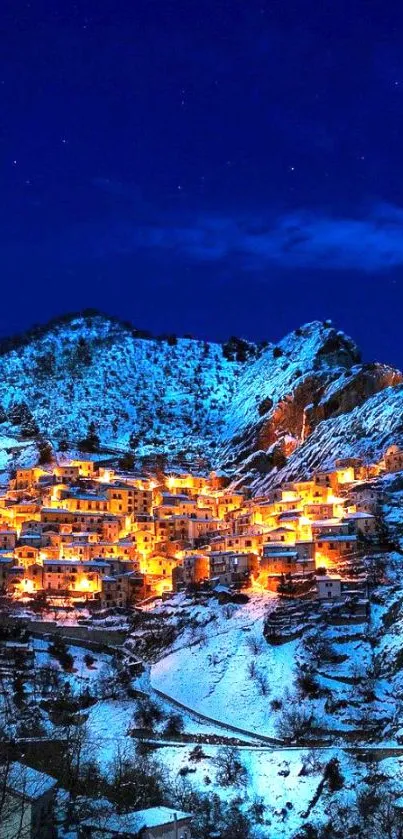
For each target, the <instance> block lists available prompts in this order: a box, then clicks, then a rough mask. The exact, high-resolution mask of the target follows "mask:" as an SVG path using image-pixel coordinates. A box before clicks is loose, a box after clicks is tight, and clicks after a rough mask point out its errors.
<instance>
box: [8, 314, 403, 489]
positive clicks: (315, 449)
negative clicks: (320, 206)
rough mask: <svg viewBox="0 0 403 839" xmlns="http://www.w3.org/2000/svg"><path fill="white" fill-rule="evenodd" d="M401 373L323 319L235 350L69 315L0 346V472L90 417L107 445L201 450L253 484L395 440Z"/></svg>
mask: <svg viewBox="0 0 403 839" xmlns="http://www.w3.org/2000/svg"><path fill="white" fill-rule="evenodd" d="M401 382H402V375H401V373H400V372H399V371H397V370H394V369H393V368H391V367H388V366H386V365H383V364H376V363H372V364H362V363H361V362H360V353H359V350H358V348H357V346H356V345H355V344H354V342H353V341H352V340H351V339H350V338H348V337H347V336H346V335H344V334H343V333H342V332H338V331H337V330H336V329H334V328H333V326H332V325H331V323H330V322H328V321H326V322H324V323H322V322H319V321H315V322H313V323H310V324H306V325H305V326H303V327H301V328H299V329H296V330H295V331H294V332H292V333H290V334H289V335H288V336H286V337H285V338H284V339H283V340H282V341H280V343H279V344H278V345H276V346H274V345H272V344H268V345H267V346H266V347H265V348H264V349H262V348H257V347H255V346H254V345H251V344H247V343H244V344H243V345H242V346H241V349H239V347H238V346H237V344H236V343H235V345H234V344H233V343H231V342H227V344H226V345H221V344H214V343H208V342H205V341H198V340H194V339H190V338H178V339H177V338H175V337H174V336H166V337H165V338H151V337H149V336H147V335H146V333H142V332H138V331H136V330H134V329H133V327H131V326H130V324H125V323H121V322H119V321H117V320H116V319H113V318H109V317H106V316H104V315H101V314H95V313H93V314H86V315H84V314H82V315H74V316H70V317H66V318H63V319H61V320H60V321H55V322H53V323H50V324H49V325H48V326H47V327H43V328H41V329H36V330H35V329H34V330H32V331H31V333H29V334H28V335H26V336H23V337H22V338H20V339H18V338H17V339H11V340H9V341H7V340H5V341H4V340H3V342H1V345H0V437H1V440H0V442H1V463H0V468H1V469H3V470H4V469H6V468H8V467H9V466H10V465H11V464H14V465H16V464H17V463H29V462H34V461H35V459H36V457H37V448H36V445H35V444H36V442H37V441H38V440H39V439H40V438H42V439H48V440H49V441H50V442H51V444H52V446H53V447H54V448H55V449H56V450H57V449H58V448H59V446H60V443H61V442H62V441H64V444H65V446H66V444H67V446H68V448H69V449H74V448H76V447H77V446H78V445H79V441H80V440H81V439H82V438H83V437H85V436H86V434H87V432H88V428H89V425H90V423H94V424H95V427H96V431H97V434H98V435H99V438H100V442H101V447H102V448H103V449H105V448H106V449H108V448H110V449H111V450H112V451H116V452H119V451H120V452H124V451H127V450H128V449H130V450H132V451H133V452H134V454H135V455H137V456H140V457H141V456H144V455H148V454H155V453H163V454H165V455H166V456H167V457H168V461H169V462H170V463H171V464H173V463H175V461H177V460H178V459H183V457H184V456H186V457H188V458H189V459H192V458H193V459H194V458H195V457H202V458H203V461H204V463H205V464H206V466H207V467H219V468H221V467H223V468H225V469H227V471H228V473H229V474H231V475H233V476H235V479H236V480H237V481H238V482H240V483H241V484H245V483H246V484H248V485H252V487H253V489H254V490H255V491H258V492H259V491H262V490H264V489H265V488H266V487H268V486H269V485H271V484H272V483H273V482H276V480H278V479H279V477H280V476H281V478H283V477H288V476H290V477H291V476H292V477H294V476H297V475H298V476H300V475H302V474H306V473H307V472H308V471H309V470H310V469H311V468H313V467H318V466H320V465H322V464H323V463H327V462H329V461H330V460H331V459H332V457H334V456H342V455H346V454H350V453H352V452H354V453H356V452H357V453H358V449H359V452H361V453H362V454H363V455H364V456H365V457H373V456H374V454H375V455H378V453H381V449H383V448H384V447H385V446H386V445H388V444H389V443H391V442H394V441H395V440H398V437H399V434H400V419H399V418H400V415H401V412H402V407H403V403H402V395H401V394H402V389H401V387H400V383H401ZM379 392H382V397H379V396H378V394H379ZM364 437H365V439H364Z"/></svg>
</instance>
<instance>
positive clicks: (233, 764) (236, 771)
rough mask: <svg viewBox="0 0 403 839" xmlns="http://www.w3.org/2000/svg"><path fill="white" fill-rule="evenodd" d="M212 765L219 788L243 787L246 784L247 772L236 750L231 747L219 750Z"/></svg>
mask: <svg viewBox="0 0 403 839" xmlns="http://www.w3.org/2000/svg"><path fill="white" fill-rule="evenodd" d="M214 764H215V766H216V769H217V775H216V781H217V783H218V784H220V785H221V786H223V787H230V786H234V785H237V786H244V785H245V784H246V781H247V771H246V769H245V767H244V765H243V763H242V761H241V759H240V755H239V752H238V751H237V749H234V748H233V747H232V746H224V747H223V748H222V749H219V750H218V752H217V755H216V757H215V760H214Z"/></svg>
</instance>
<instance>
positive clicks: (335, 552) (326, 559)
mask: <svg viewBox="0 0 403 839" xmlns="http://www.w3.org/2000/svg"><path fill="white" fill-rule="evenodd" d="M360 550H361V546H360V543H359V542H358V541H357V536H356V535H355V534H341V535H338V536H325V535H324V536H321V537H320V538H318V539H317V541H316V543H315V563H316V567H317V568H334V567H336V566H337V565H338V563H339V562H341V561H342V560H343V559H349V558H351V557H354V556H356V555H357V554H358V553H359V552H360Z"/></svg>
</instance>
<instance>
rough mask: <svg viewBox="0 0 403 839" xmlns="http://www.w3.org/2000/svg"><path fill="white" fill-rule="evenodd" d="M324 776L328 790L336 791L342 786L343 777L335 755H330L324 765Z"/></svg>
mask: <svg viewBox="0 0 403 839" xmlns="http://www.w3.org/2000/svg"><path fill="white" fill-rule="evenodd" d="M324 777H325V778H326V781H327V785H328V788H329V790H330V792H337V790H339V789H342V787H343V786H344V777H343V775H342V773H341V770H340V762H339V760H338V759H337V757H332V758H331V759H330V760H329V763H328V764H327V765H326V767H325V772H324Z"/></svg>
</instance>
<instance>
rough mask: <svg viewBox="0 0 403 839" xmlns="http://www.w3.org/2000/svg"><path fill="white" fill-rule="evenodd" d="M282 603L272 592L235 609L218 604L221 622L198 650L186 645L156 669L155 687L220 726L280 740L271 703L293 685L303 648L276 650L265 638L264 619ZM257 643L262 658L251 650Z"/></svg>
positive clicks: (203, 638) (294, 645)
mask: <svg viewBox="0 0 403 839" xmlns="http://www.w3.org/2000/svg"><path fill="white" fill-rule="evenodd" d="M276 602H277V599H276V598H275V597H271V596H270V595H269V594H266V595H254V596H253V597H252V598H251V600H250V601H249V603H247V604H245V605H239V606H235V607H232V606H230V607H228V608H226V607H222V606H219V605H218V604H216V603H214V602H213V603H212V604H211V608H212V609H213V610H214V613H215V615H216V620H215V621H214V622H212V623H210V624H208V625H207V626H206V627H204V628H203V629H202V630H201V632H200V639H199V640H198V641H197V640H196V641H194V642H193V643H192V646H188V645H187V644H186V643H185V644H183V643H181V644H180V648H179V649H178V648H177V649H176V651H174V652H172V653H170V654H169V655H167V656H164V657H163V658H161V659H160V661H158V662H157V663H156V664H154V665H153V666H152V668H151V684H152V686H153V687H155V688H157V689H158V690H160V691H162V692H163V693H165V694H167V695H168V696H170V697H172V698H173V699H175V700H177V701H178V702H181V703H183V704H184V705H186V706H188V707H190V708H193V709H194V710H196V711H199V712H201V713H202V714H205V715H206V716H208V717H211V718H212V719H215V720H218V721H219V722H224V723H228V724H229V725H233V726H236V727H239V728H243V729H246V730H249V731H252V732H256V733H258V734H264V735H268V736H274V737H275V736H276V730H275V725H276V716H275V714H274V713H273V712H272V711H271V709H270V701H271V700H273V699H281V698H282V697H283V695H284V693H285V691H286V689H287V687H288V686H290V685H291V682H292V675H293V667H294V662H295V656H296V654H297V649H298V644H299V642H298V641H295V642H292V643H291V644H286V645H284V646H279V647H270V646H269V645H268V644H267V643H266V641H265V640H264V639H263V635H262V629H263V621H264V617H265V616H266V615H267V614H268V612H269V611H270V610H271V609H272V608H274V607H275V605H276ZM230 615H231V617H229V616H230ZM254 641H256V643H257V645H258V646H259V651H258V652H257V654H254V653H253V651H252V648H251V645H253V643H254ZM175 646H176V647H178V644H176V645H175ZM252 660H254V661H255V664H256V669H257V671H258V673H259V672H261V673H262V674H264V675H265V678H266V680H267V695H266V696H262V694H261V689H260V687H259V682H258V680H257V679H256V678H252V676H251V674H250V669H249V668H250V663H251V661H252Z"/></svg>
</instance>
